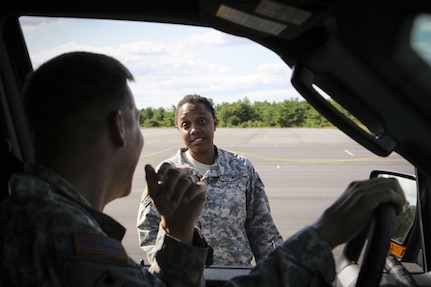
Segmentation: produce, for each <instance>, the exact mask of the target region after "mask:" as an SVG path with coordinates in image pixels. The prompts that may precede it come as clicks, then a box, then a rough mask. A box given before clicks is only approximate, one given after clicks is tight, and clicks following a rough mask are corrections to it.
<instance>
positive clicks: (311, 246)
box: [225, 227, 335, 287]
mask: <svg viewBox="0 0 431 287" xmlns="http://www.w3.org/2000/svg"><path fill="white" fill-rule="evenodd" d="M334 279H335V262H334V258H333V255H332V250H331V248H330V247H329V245H328V243H327V242H326V241H322V239H321V238H320V237H319V235H318V233H317V232H316V231H315V230H314V229H313V228H311V227H305V228H303V229H302V230H301V231H299V232H297V233H296V234H294V235H293V236H292V237H290V238H289V239H288V240H287V241H285V242H284V243H282V244H281V246H279V247H278V248H277V249H276V250H275V251H274V252H273V253H271V254H270V255H269V256H268V258H267V259H266V260H263V261H261V262H259V263H258V264H257V265H256V267H254V268H253V270H252V271H251V272H250V273H249V274H247V275H243V276H238V277H236V278H233V279H232V280H230V281H229V282H228V283H227V284H226V285H225V287H240V286H247V287H254V286H256V287H257V286H259V287H273V286H284V287H299V286H307V287H317V286H328V287H329V286H333V282H334Z"/></svg>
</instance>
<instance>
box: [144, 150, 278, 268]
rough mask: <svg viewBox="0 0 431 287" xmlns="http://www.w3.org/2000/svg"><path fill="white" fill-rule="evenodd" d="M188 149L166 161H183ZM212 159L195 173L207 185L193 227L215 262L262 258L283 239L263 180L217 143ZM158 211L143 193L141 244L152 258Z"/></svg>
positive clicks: (246, 263) (247, 261)
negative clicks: (204, 240)
mask: <svg viewBox="0 0 431 287" xmlns="http://www.w3.org/2000/svg"><path fill="white" fill-rule="evenodd" d="M185 151H187V148H182V149H180V150H179V151H178V152H177V153H176V155H174V156H173V157H171V158H169V159H168V160H166V161H165V162H171V163H173V164H175V165H177V166H180V165H188V164H187V163H186V161H185V159H184V154H183V153H184V152H185ZM216 153H217V156H216V159H215V162H214V164H212V165H211V166H210V168H209V170H208V171H207V172H206V173H205V174H204V175H202V174H198V171H197V170H196V169H192V173H194V174H195V175H197V176H199V178H201V180H202V181H204V182H206V183H207V185H208V188H209V189H208V194H207V201H206V203H205V207H204V211H203V213H202V215H201V216H200V218H199V220H198V222H197V224H196V225H197V227H198V228H199V229H200V230H201V231H202V234H203V235H204V237H205V239H206V240H207V242H208V244H209V245H210V246H211V247H212V248H213V250H214V264H215V265H236V266H249V265H250V264H251V263H250V262H251V260H252V258H253V255H254V257H255V260H256V262H258V261H260V260H262V259H263V258H265V257H266V256H268V254H269V253H270V252H271V251H273V250H274V248H275V246H276V245H279V244H281V243H282V242H283V240H282V237H281V236H280V234H279V232H278V230H277V228H276V226H275V224H274V221H273V218H272V216H271V213H270V208H269V203H268V199H267V196H266V194H265V190H264V185H263V183H262V181H261V179H260V177H259V175H258V173H257V172H256V170H255V169H254V167H253V165H252V164H251V162H250V161H249V160H248V159H247V158H245V157H243V156H241V155H237V154H233V153H231V152H228V151H226V150H222V149H218V148H217V147H216ZM159 222H160V216H159V215H158V213H157V211H156V210H155V208H154V206H153V205H152V204H151V200H150V198H149V197H145V198H144V199H143V201H142V202H141V204H140V207H139V211H138V233H139V241H140V245H141V247H142V248H143V249H144V251H145V252H146V253H147V256H148V258H149V260H150V262H151V260H152V258H153V257H154V253H155V252H154V251H155V250H154V242H155V238H156V234H157V230H158V225H159Z"/></svg>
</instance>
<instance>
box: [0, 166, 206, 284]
mask: <svg viewBox="0 0 431 287" xmlns="http://www.w3.org/2000/svg"><path fill="white" fill-rule="evenodd" d="M26 169H27V170H26V173H25V174H16V175H14V176H13V177H12V179H11V181H10V182H9V186H10V191H11V194H10V197H9V198H8V199H7V200H6V201H5V202H3V203H2V204H1V205H0V222H1V233H0V235H1V236H0V260H1V262H2V266H1V273H0V281H1V283H0V285H1V286H165V283H166V284H167V285H170V286H203V284H204V281H203V276H202V271H203V267H204V263H205V261H206V258H207V254H208V250H209V248H208V245H206V243H205V241H204V240H203V238H202V237H201V236H200V234H199V233H198V232H196V233H195V241H194V245H195V246H189V245H185V244H182V243H181V242H179V241H177V240H175V239H174V238H172V237H169V236H168V235H166V234H165V233H164V232H163V229H162V231H161V232H160V233H159V235H158V238H157V243H156V246H157V247H156V249H158V250H160V251H159V252H158V253H157V257H156V260H155V261H154V263H153V265H152V266H151V267H150V271H151V272H152V273H156V274H157V276H153V275H152V274H150V272H149V271H147V270H146V269H144V268H142V267H141V266H140V265H139V264H137V263H136V262H134V261H133V260H132V259H131V258H129V257H128V256H127V254H126V252H125V250H124V249H123V246H122V245H121V239H122V238H123V236H124V233H125V228H124V227H123V226H121V225H120V224H119V223H118V222H116V221H115V220H114V219H112V218H111V217H109V216H107V215H106V214H104V213H101V212H98V211H96V210H95V209H93V208H92V207H91V206H90V204H89V203H88V201H87V200H86V199H85V198H84V197H83V196H82V195H80V194H79V193H78V192H76V190H75V189H74V187H73V186H72V185H71V184H70V183H69V182H67V181H66V180H65V179H64V178H62V177H60V176H59V175H57V174H56V173H54V172H52V171H50V170H48V169H47V168H44V167H42V166H39V165H28V166H27V167H26ZM198 246H200V247H198Z"/></svg>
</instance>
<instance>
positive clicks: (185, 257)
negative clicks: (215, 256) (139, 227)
mask: <svg viewBox="0 0 431 287" xmlns="http://www.w3.org/2000/svg"><path fill="white" fill-rule="evenodd" d="M156 249H157V253H156V255H155V260H154V262H153V263H152V264H151V267H150V272H151V273H154V274H156V275H157V276H158V277H159V278H161V279H162V280H163V281H165V282H168V284H169V286H176V287H182V286H188V287H193V286H205V279H204V276H203V269H204V266H205V265H208V264H211V261H212V248H211V247H210V246H208V244H207V243H206V241H205V239H204V238H203V236H202V234H201V233H200V232H199V230H198V229H195V233H194V239H193V246H191V245H187V244H184V243H182V242H180V241H178V240H177V239H175V238H173V237H171V236H169V235H167V234H166V232H165V231H164V229H163V228H162V227H161V226H160V227H159V233H158V235H157V241H156Z"/></svg>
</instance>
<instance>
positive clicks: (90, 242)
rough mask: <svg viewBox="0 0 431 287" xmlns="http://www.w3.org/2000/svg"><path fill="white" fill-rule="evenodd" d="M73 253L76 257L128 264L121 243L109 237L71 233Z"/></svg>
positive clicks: (127, 258)
mask: <svg viewBox="0 0 431 287" xmlns="http://www.w3.org/2000/svg"><path fill="white" fill-rule="evenodd" d="M73 243H74V247H75V253H76V255H78V256H86V257H97V258H104V259H111V260H116V261H121V262H128V261H129V257H128V256H127V254H126V251H125V250H124V248H123V246H122V245H121V242H120V241H118V240H115V239H113V238H111V237H107V236H104V235H100V234H94V233H73Z"/></svg>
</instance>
